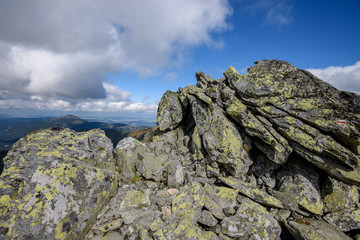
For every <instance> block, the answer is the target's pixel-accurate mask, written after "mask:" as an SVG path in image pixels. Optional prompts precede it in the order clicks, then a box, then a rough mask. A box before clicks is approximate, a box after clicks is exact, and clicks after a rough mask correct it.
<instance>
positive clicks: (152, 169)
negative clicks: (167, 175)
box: [136, 152, 166, 182]
mask: <svg viewBox="0 0 360 240" xmlns="http://www.w3.org/2000/svg"><path fill="white" fill-rule="evenodd" d="M138 157H139V160H138V161H137V162H136V168H137V169H138V170H139V172H140V173H141V175H142V176H143V177H144V178H145V179H153V180H155V181H157V182H158V181H160V180H161V179H162V173H163V169H164V164H165V161H166V159H164V158H162V157H161V156H155V155H154V154H153V153H148V152H141V153H139V154H138Z"/></svg>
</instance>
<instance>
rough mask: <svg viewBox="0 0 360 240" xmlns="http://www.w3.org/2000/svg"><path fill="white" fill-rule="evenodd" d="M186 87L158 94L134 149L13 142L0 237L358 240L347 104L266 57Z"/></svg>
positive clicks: (357, 160) (358, 170)
mask: <svg viewBox="0 0 360 240" xmlns="http://www.w3.org/2000/svg"><path fill="white" fill-rule="evenodd" d="M196 78H197V84H196V86H192V85H189V86H187V87H185V88H183V89H181V88H180V89H179V91H177V92H171V91H167V92H166V93H165V94H164V96H163V98H162V99H161V101H160V103H159V108H158V118H157V121H158V125H159V128H158V129H157V130H154V131H153V132H151V133H148V134H147V136H146V138H145V139H146V141H144V142H139V141H137V140H135V139H132V138H126V139H123V140H121V141H120V142H119V143H118V144H117V147H116V148H115V149H114V151H113V149H112V147H111V146H112V145H111V143H109V140H108V139H107V138H106V137H105V136H104V135H103V134H102V133H101V132H100V131H99V130H92V131H90V132H87V133H75V132H72V131H70V130H61V131H51V130H45V131H41V132H38V133H32V134H29V135H28V136H27V137H25V138H24V139H22V140H20V141H19V142H18V143H17V144H15V145H14V148H13V150H12V151H10V152H9V155H8V156H7V157H6V160H5V165H6V166H5V171H4V173H3V174H2V176H1V179H0V180H1V181H0V193H1V196H0V197H1V205H0V211H2V214H1V218H0V220H1V222H0V239H11V238H15V237H20V238H28V239H49V238H51V239H74V238H78V239H79V238H80V239H81V238H84V237H85V238H86V239H334V240H335V239H336V240H337V239H352V238H355V239H356V238H357V237H358V236H359V234H360V232H359V230H358V229H359V228H360V217H359V216H360V213H359V212H360V203H359V186H360V133H359V131H360V96H358V95H356V94H353V93H349V92H342V91H339V90H337V89H335V88H334V87H332V86H331V85H329V84H327V83H325V82H323V81H321V80H320V79H318V78H316V77H315V76H313V75H311V74H310V73H309V72H307V71H304V70H300V69H297V68H296V67H294V66H292V65H290V64H289V63H287V62H284V61H278V60H273V61H268V60H264V61H259V62H256V64H255V65H254V66H252V67H250V68H249V69H248V73H246V74H245V75H243V76H242V75H240V74H239V73H238V72H237V71H236V69H235V68H234V67H230V68H229V69H228V70H227V71H226V72H225V73H224V78H221V79H212V78H211V77H210V76H208V75H206V74H204V73H201V72H198V73H196ZM44 138H46V139H49V140H47V141H46V142H45V141H44V140H41V139H44ZM64 139H66V140H64ZM68 139H69V140H68ZM108 143H109V144H108ZM112 151H113V154H114V155H112ZM48 213H50V214H48ZM35 216H36V217H35Z"/></svg>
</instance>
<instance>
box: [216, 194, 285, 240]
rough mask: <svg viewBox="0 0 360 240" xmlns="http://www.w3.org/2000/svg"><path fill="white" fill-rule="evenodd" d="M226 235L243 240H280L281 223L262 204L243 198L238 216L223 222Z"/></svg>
mask: <svg viewBox="0 0 360 240" xmlns="http://www.w3.org/2000/svg"><path fill="white" fill-rule="evenodd" d="M221 227H222V231H223V233H224V234H225V235H227V236H229V237H233V238H241V239H279V238H280V233H281V228H280V225H279V223H278V222H277V221H276V220H275V219H274V218H273V217H272V216H271V215H270V213H269V212H268V211H267V210H266V209H265V208H264V207H262V206H261V205H260V204H258V203H256V202H253V201H252V200H250V199H246V198H243V199H242V202H241V204H240V206H239V209H238V210H237V212H236V214H235V215H234V216H231V217H226V218H224V219H223V220H222V221H221Z"/></svg>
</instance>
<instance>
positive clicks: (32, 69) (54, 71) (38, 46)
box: [0, 0, 231, 111]
mask: <svg viewBox="0 0 360 240" xmlns="http://www.w3.org/2000/svg"><path fill="white" fill-rule="evenodd" d="M230 14H231V7H230V6H229V3H228V2H227V0H172V1H168V0H133V1H117V0H103V1H90V2H89V1H87V0H77V1H70V0H66V1H56V0H36V1H2V2H1V3H0V69H1V71H0V107H1V108H25V107H29V108H35V109H52V110H55V109H59V110H60V109H62V110H64V109H70V108H72V109H71V110H74V109H73V108H75V109H80V110H86V111H100V110H102V111H118V110H119V109H120V110H151V111H154V109H156V107H154V106H153V105H151V104H145V103H135V102H133V101H131V93H128V92H126V91H123V90H122V89H120V88H119V87H117V86H115V85H112V84H110V83H106V75H107V74H109V73H117V72H121V71H132V72H135V73H138V74H139V76H145V77H146V76H151V75H156V74H158V73H159V72H160V71H161V69H162V68H165V67H169V66H174V65H175V64H179V63H181V59H182V55H183V53H184V51H186V50H187V49H189V48H192V47H196V46H199V45H204V44H205V45H208V46H210V47H214V46H220V45H221V42H219V41H217V40H216V39H213V37H212V33H213V32H217V31H222V30H224V29H227V27H228V26H227V23H226V19H227V17H228V16H229V15H230ZM168 77H169V79H170V80H171V78H172V77H173V76H168Z"/></svg>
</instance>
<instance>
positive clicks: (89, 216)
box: [0, 129, 118, 239]
mask: <svg viewBox="0 0 360 240" xmlns="http://www.w3.org/2000/svg"><path fill="white" fill-rule="evenodd" d="M96 138H99V139H102V140H103V141H104V142H99V141H97V140H94V139H96ZM91 139H93V140H91ZM109 143H110V141H109V139H107V138H106V137H105V134H104V132H103V131H100V130H92V131H89V132H83V133H77V132H74V131H71V130H68V129H47V130H41V131H36V132H32V133H29V134H28V135H27V136H26V137H24V138H22V139H21V140H19V141H18V142H17V143H16V144H14V146H13V148H12V150H11V151H10V152H9V154H8V155H7V157H6V158H5V165H6V167H5V170H4V172H3V174H2V175H1V177H0V195H1V197H0V212H1V214H0V228H1V229H3V231H1V233H0V238H2V237H5V235H6V238H26V237H32V238H35V239H55V238H61V239H74V238H79V237H80V238H82V237H84V235H85V233H86V232H87V231H88V230H89V228H90V227H91V225H92V224H93V223H94V222H95V220H96V216H97V214H98V213H99V212H100V210H101V209H102V207H103V206H104V205H105V204H106V203H107V202H108V201H109V199H110V197H111V196H113V195H114V194H115V192H116V189H117V185H118V183H117V176H116V173H115V172H112V171H109V170H106V169H105V168H111V167H113V166H114V165H115V161H114V159H113V158H112V157H111V150H112V146H111V144H109ZM105 144H106V145H105ZM107 145H109V146H107ZM105 147H109V148H108V149H105ZM96 158H97V159H96ZM91 164H93V165H91ZM5 230H7V231H5ZM4 233H5V234H4ZM1 235H2V236H1ZM30 235H31V236H30Z"/></svg>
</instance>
